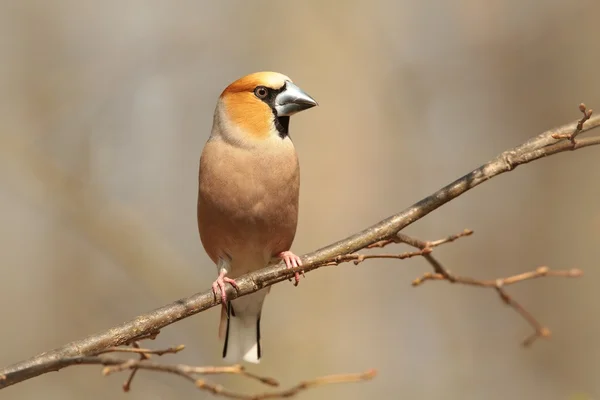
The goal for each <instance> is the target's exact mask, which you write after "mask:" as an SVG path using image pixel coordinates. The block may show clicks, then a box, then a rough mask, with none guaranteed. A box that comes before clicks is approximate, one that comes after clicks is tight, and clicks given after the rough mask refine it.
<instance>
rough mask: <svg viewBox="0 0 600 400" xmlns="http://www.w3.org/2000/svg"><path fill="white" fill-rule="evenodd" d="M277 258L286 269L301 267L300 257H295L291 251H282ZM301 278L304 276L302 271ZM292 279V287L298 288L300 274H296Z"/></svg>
mask: <svg viewBox="0 0 600 400" xmlns="http://www.w3.org/2000/svg"><path fill="white" fill-rule="evenodd" d="M279 258H281V259H282V260H283V261H284V262H285V265H286V266H287V267H288V269H291V268H295V267H301V266H302V260H301V259H300V257H298V256H297V255H295V254H294V253H292V252H291V251H282V252H281V253H279ZM302 276H304V271H302ZM294 279H295V282H294V286H298V283H300V272H296V274H295V275H294Z"/></svg>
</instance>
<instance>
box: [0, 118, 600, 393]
mask: <svg viewBox="0 0 600 400" xmlns="http://www.w3.org/2000/svg"><path fill="white" fill-rule="evenodd" d="M580 110H581V111H582V113H583V114H584V117H582V119H581V120H579V121H576V122H573V123H570V124H566V125H563V126H561V127H558V128H555V129H551V130H549V131H546V132H544V133H542V134H540V135H538V136H536V137H533V138H531V139H530V140H528V141H526V142H525V143H523V144H521V145H520V146H517V147H515V148H513V149H509V150H507V151H505V152H503V153H501V154H499V155H498V156H497V157H495V158H494V159H492V160H491V161H489V162H487V163H485V164H483V165H482V166H480V167H479V168H477V169H475V170H473V171H471V172H470V173H468V174H467V175H465V176H463V177H461V178H459V179H457V180H456V181H454V182H452V183H450V184H449V185H447V186H445V187H443V188H441V189H439V190H438V191H436V192H435V193H433V194H431V195H430V196H428V197H426V198H424V199H423V200H421V201H419V202H417V203H415V204H414V205H412V206H410V207H408V208H407V209H405V210H403V211H401V212H400V213H398V214H395V215H393V216H391V217H389V218H386V219H384V220H383V221H380V222H379V223H377V224H375V225H373V226H371V227H368V228H366V229H365V230H363V231H361V232H358V233H356V234H354V235H352V236H349V237H347V238H346V239H343V240H340V241H338V242H336V243H333V244H331V245H329V246H326V247H323V248H321V249H319V250H316V251H314V252H312V253H309V254H307V255H305V256H304V257H303V258H302V260H303V264H304V265H303V266H302V267H301V268H295V269H289V270H288V269H286V268H285V267H284V265H283V264H282V263H280V264H278V265H275V266H270V267H267V268H264V269H261V270H259V271H256V272H253V273H250V274H247V275H244V276H242V277H239V278H237V279H236V281H237V283H238V290H237V291H236V290H235V289H233V288H231V287H229V288H228V289H227V290H228V291H227V296H228V298H230V299H235V298H237V297H240V296H244V295H247V294H250V293H253V292H256V291H257V290H260V289H263V288H265V287H268V286H271V285H273V284H276V283H278V282H281V281H284V280H287V279H289V278H291V277H293V276H294V273H295V272H297V271H300V270H303V271H305V272H309V271H312V270H315V269H317V268H320V267H322V266H326V265H331V264H330V263H332V262H334V261H335V259H336V257H339V256H342V257H348V255H350V254H352V253H354V252H356V251H359V250H361V249H365V248H367V247H369V246H373V245H374V244H375V243H378V242H381V241H386V240H390V239H393V238H394V237H395V236H396V235H397V234H398V232H399V231H400V230H402V229H404V228H405V227H407V226H408V225H410V224H412V223H414V222H415V221H417V220H419V219H421V218H423V217H424V216H426V215H427V214H429V213H430V212H432V211H434V210H435V209H437V208H439V207H441V206H442V205H444V204H446V203H447V202H449V201H450V200H452V199H455V198H456V197H458V196H460V195H461V194H463V193H465V192H466V191H468V190H470V189H473V188H474V187H476V186H477V185H479V184H481V183H483V182H485V181H487V180H489V179H491V178H494V177H496V176H498V175H500V174H502V173H504V172H508V171H512V170H513V169H515V168H516V167H518V166H519V165H522V164H526V163H529V162H532V161H535V160H538V159H540V158H543V157H547V156H550V155H553V154H557V153H561V152H565V151H571V150H577V149H581V148H584V147H587V146H593V145H598V144H600V137H593V138H586V139H580V138H579V137H580V135H581V134H583V133H585V132H587V131H589V130H591V129H594V128H597V127H598V126H600V117H598V116H595V117H591V110H586V109H585V106H583V107H582V106H580ZM588 114H589V115H588ZM417 247H418V246H417ZM423 256H424V257H425V258H426V259H427V260H428V261H429V262H430V263H431V264H432V266H434V270H435V272H436V273H439V274H442V275H443V276H445V278H446V279H447V280H450V281H453V280H452V278H453V277H452V276H451V275H449V274H448V273H447V272H446V273H445V272H444V271H445V270H443V269H439V268H437V269H436V267H435V263H434V262H432V261H431V260H434V261H435V259H433V258H432V255H431V254H423ZM444 274H446V275H444ZM453 279H454V280H456V277H454V278H453ZM218 304H220V297H216V298H215V296H214V295H213V293H212V290H208V291H206V292H203V293H198V294H194V295H192V296H190V297H187V298H183V299H180V300H178V301H176V302H174V303H172V304H169V305H166V306H163V307H161V308H159V309H156V310H154V311H152V312H149V313H147V314H143V315H140V316H138V317H137V318H135V319H133V320H131V321H128V322H125V323H123V324H121V325H119V326H116V327H113V328H111V329H108V330H106V331H104V332H99V333H97V334H94V335H91V336H88V337H87V338H84V339H81V340H77V341H74V342H71V343H68V344H66V345H64V346H62V347H59V348H57V349H54V350H51V351H49V352H45V353H42V354H39V355H37V356H35V357H33V358H30V359H29V360H25V361H21V362H18V363H16V364H14V365H11V366H9V367H7V368H4V369H2V370H0V389H1V388H4V387H7V386H9V385H13V384H15V383H18V382H21V381H24V380H26V379H30V378H33V377H35V376H38V375H41V374H44V373H47V372H50V371H58V370H59V369H61V368H64V367H66V366H68V365H71V364H69V363H68V362H66V361H65V360H69V359H73V357H80V356H94V355H97V354H99V353H100V352H102V351H103V350H105V349H107V348H109V347H114V346H119V345H122V344H125V343H128V342H131V341H133V340H135V339H136V338H139V337H141V336H144V335H148V334H153V333H155V332H157V331H158V330H160V329H161V328H163V327H165V326H167V325H170V324H172V323H174V322H177V321H179V320H181V319H183V318H187V317H190V316H192V315H194V314H197V313H199V312H201V311H204V310H207V309H209V308H211V307H214V306H216V305H218Z"/></svg>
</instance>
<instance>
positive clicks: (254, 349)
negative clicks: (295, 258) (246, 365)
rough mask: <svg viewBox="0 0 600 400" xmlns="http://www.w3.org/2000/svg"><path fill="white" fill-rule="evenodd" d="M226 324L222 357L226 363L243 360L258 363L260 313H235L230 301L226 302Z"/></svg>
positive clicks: (259, 351)
mask: <svg viewBox="0 0 600 400" xmlns="http://www.w3.org/2000/svg"><path fill="white" fill-rule="evenodd" d="M226 318H227V321H223V322H225V323H226V324H227V328H226V331H225V343H223V358H224V359H225V362H227V363H232V364H235V363H239V362H240V360H244V361H247V362H250V363H254V364H258V363H259V362H260V356H261V349H260V313H258V314H255V313H243V314H241V315H240V314H236V312H235V308H234V306H233V304H232V302H231V301H229V302H227V314H226Z"/></svg>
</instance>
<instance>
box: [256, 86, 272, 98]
mask: <svg viewBox="0 0 600 400" xmlns="http://www.w3.org/2000/svg"><path fill="white" fill-rule="evenodd" d="M254 94H255V95H256V97H258V98H259V99H264V98H265V97H267V94H269V91H268V90H267V88H266V87H264V86H257V87H256V89H254Z"/></svg>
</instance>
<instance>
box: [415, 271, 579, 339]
mask: <svg viewBox="0 0 600 400" xmlns="http://www.w3.org/2000/svg"><path fill="white" fill-rule="evenodd" d="M437 267H438V268H442V269H443V270H444V271H445V272H441V273H431V272H427V273H425V274H423V275H422V276H421V277H419V278H417V279H415V280H414V281H413V282H412V285H413V286H420V285H422V284H423V283H425V282H427V281H449V282H452V283H460V284H464V285H470V286H478V287H484V288H493V289H495V290H496V292H497V293H498V295H499V296H500V299H501V300H502V301H503V302H504V304H506V305H507V306H509V307H511V308H513V309H514V310H515V311H516V312H517V313H518V314H519V315H521V317H523V318H524V319H525V320H526V321H527V322H528V323H529V325H531V327H532V328H533V329H534V332H533V333H532V334H531V335H529V336H528V337H527V338H525V340H524V341H523V343H522V344H523V346H526V347H528V346H531V345H532V344H533V343H534V342H535V341H536V340H537V339H539V338H549V337H550V336H551V334H552V333H551V331H550V329H549V328H547V327H546V326H544V325H543V324H542V323H540V322H539V321H538V320H537V319H536V318H535V317H534V316H533V314H531V313H530V312H529V311H527V309H525V307H523V306H522V305H521V304H520V303H519V302H517V301H516V300H515V299H514V298H513V297H512V296H510V295H509V294H508V292H507V291H506V290H505V289H504V287H505V286H509V285H513V284H515V283H519V282H523V281H527V280H531V279H537V278H542V277H546V276H555V277H563V278H577V277H580V276H581V275H583V271H581V270H579V269H576V268H573V269H569V270H557V271H553V270H551V269H549V268H548V267H546V266H543V267H538V268H536V269H535V270H533V271H529V272H524V273H521V274H517V275H513V276H509V277H507V278H499V279H490V280H478V279H474V278H469V277H463V276H456V275H452V274H450V272H448V271H447V270H445V269H444V268H443V266H441V264H439V263H438V265H437Z"/></svg>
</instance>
